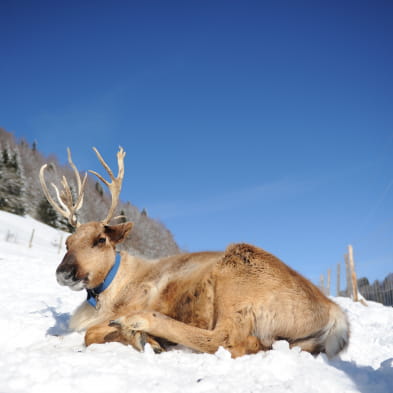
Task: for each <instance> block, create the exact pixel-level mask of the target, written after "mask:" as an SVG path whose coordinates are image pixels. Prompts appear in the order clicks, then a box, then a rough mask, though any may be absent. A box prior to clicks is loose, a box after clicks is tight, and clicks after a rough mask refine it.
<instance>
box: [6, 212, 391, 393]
mask: <svg viewBox="0 0 393 393" xmlns="http://www.w3.org/2000/svg"><path fill="white" fill-rule="evenodd" d="M33 228H34V229H35V235H34V241H33V245H32V247H31V248H29V247H28V243H29V240H30V236H31V231H32V229H33ZM10 233H12V234H13V235H14V236H11V237H10V236H8V241H5V238H6V237H7V235H8V234H10ZM61 236H62V232H61V231H58V230H56V229H53V228H51V227H49V226H46V225H44V224H42V223H39V222H37V221H35V220H34V219H32V218H29V217H26V218H23V217H20V216H15V215H12V214H9V213H6V212H1V211H0V267H1V288H2V295H1V297H0V309H1V310H2V312H1V314H0V319H1V320H0V333H1V334H0V351H1V357H0V369H1V373H0V392H4V393H46V392H48V393H49V392H51V393H52V392H61V393H73V392H75V393H85V392H86V393H87V392H92V391H93V392H95V393H101V392H102V393H104V392H105V393H107V392H109V391H115V392H116V393H126V392H127V393H132V392H137V393H154V392H157V393H158V392H159V393H162V392H165V393H169V392H179V393H180V392H182V393H184V392H223V393H224V392H225V393H227V392H236V393H243V392H244V393H246V392H247V393H249V392H264V393H280V392H284V391H285V392H297V393H343V392H346V393H354V392H362V393H366V392H370V393H371V392H372V393H391V392H393V329H392V326H393V308H391V307H384V306H382V305H381V304H378V303H373V302H369V307H364V306H362V305H361V304H359V303H353V302H352V301H351V300H350V299H347V298H333V300H335V301H336V302H338V303H339V304H340V305H341V306H342V307H343V308H344V309H345V310H346V312H347V313H348V316H349V319H350V323H351V330H352V337H351V341H350V345H349V348H348V350H347V351H346V352H345V353H343V354H341V355H340V356H339V357H338V358H336V359H334V360H328V359H327V358H326V357H325V356H323V355H319V356H317V357H315V358H314V357H312V356H311V355H310V354H308V353H305V352H300V351H299V350H298V349H297V348H294V349H292V350H290V349H289V348H288V344H287V343H286V342H285V341H280V342H277V343H276V344H275V346H274V349H273V350H271V351H268V352H265V353H263V352H262V353H258V354H256V355H249V356H244V357H242V358H238V359H235V360H233V359H231V358H230V355H229V353H228V352H226V351H225V350H223V349H219V350H218V351H217V353H216V354H214V355H209V354H198V353H194V352H192V351H190V350H188V349H185V348H182V347H175V348H174V349H172V350H170V351H168V352H166V353H163V354H160V355H156V354H154V353H153V351H152V350H151V349H150V348H149V347H148V348H147V349H146V350H145V352H144V353H139V352H136V351H135V350H134V349H132V348H131V347H126V346H123V345H121V344H118V343H110V344H105V345H92V346H91V347H89V348H85V347H84V346H83V334H81V333H70V332H69V331H68V330H67V321H68V319H69V317H70V313H71V312H72V311H73V309H74V308H75V307H77V305H78V304H79V303H80V302H81V301H83V300H84V299H85V293H84V292H72V291H70V290H69V289H68V288H65V287H60V286H59V285H58V284H57V283H56V279H55V269H56V267H57V265H58V263H59V262H60V260H61V258H62V253H63V251H64V250H60V254H59V253H58V243H57V242H58V239H59V238H61Z"/></svg>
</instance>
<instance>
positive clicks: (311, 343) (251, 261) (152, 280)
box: [57, 222, 349, 357]
mask: <svg viewBox="0 0 393 393" xmlns="http://www.w3.org/2000/svg"><path fill="white" fill-rule="evenodd" d="M131 227H132V224H131V223H126V224H121V225H114V226H106V225H103V224H102V223H98V222H93V223H88V224H83V225H81V226H80V227H79V228H78V229H77V231H76V232H75V233H74V234H73V235H71V236H70V237H69V238H68V239H67V249H68V251H67V254H66V255H65V257H64V259H63V261H62V263H61V264H60V265H59V267H58V269H57V273H58V281H59V283H60V284H62V285H68V286H70V287H71V288H72V289H75V290H80V289H83V288H90V289H91V288H94V287H95V286H97V285H98V284H99V283H100V282H102V281H103V280H104V278H105V276H106V274H107V273H108V271H109V270H110V268H111V267H112V265H113V263H114V259H115V250H114V248H115V245H116V244H117V243H119V242H121V241H122V240H123V239H124V238H125V237H126V236H127V234H128V232H129V230H130V229H131ZM100 239H101V240H100ZM102 239H105V240H104V241H103V240H102ZM121 256H122V257H121V265H120V269H119V271H118V273H117V275H116V277H115V279H114V281H113V282H112V283H111V285H110V286H109V288H107V289H106V290H105V291H104V292H102V293H101V294H100V295H99V298H98V305H97V308H96V309H94V308H93V307H92V306H90V305H89V304H88V303H86V302H84V303H83V304H82V305H81V306H80V307H79V308H78V309H77V310H76V312H75V314H74V315H73V317H72V319H71V322H70V326H71V327H72V328H74V329H77V330H83V329H87V331H86V335H85V343H86V345H90V344H93V343H104V342H108V341H119V342H122V343H125V344H131V345H133V346H134V347H135V348H137V349H138V350H141V349H142V348H143V345H144V344H145V342H149V343H150V344H151V345H152V346H153V348H154V350H156V351H157V352H159V351H161V350H162V348H161V345H160V343H161V339H164V340H167V341H169V342H173V343H179V344H182V345H185V346H187V347H190V348H192V349H194V350H196V351H201V352H209V353H213V352H215V351H216V350H217V349H218V348H219V347H220V346H223V347H224V348H226V349H228V350H229V351H230V352H231V353H232V356H234V357H236V356H241V355H244V354H250V353H256V352H258V351H260V350H266V349H269V348H271V346H272V344H273V342H274V341H275V340H278V339H286V340H288V342H289V343H290V345H291V346H299V347H301V348H302V349H303V350H306V351H309V352H311V353H319V352H326V353H327V354H328V355H329V356H334V355H335V354H337V353H338V352H339V351H340V350H342V349H343V348H344V347H345V346H346V345H347V343H348V339H349V326H348V322H347V319H346V316H345V314H344V313H343V311H342V310H341V309H340V308H339V307H338V306H337V305H336V304H335V303H334V302H332V301H331V300H329V299H328V298H327V297H326V296H324V295H323V294H322V293H321V292H320V291H319V290H318V288H316V287H315V286H314V285H313V284H312V283H311V282H309V281H308V280H306V279H305V278H304V277H302V276H301V275H300V274H298V273H297V272H295V271H294V270H292V269H291V268H289V267H288V266H287V265H285V264H284V263H283V262H281V261H280V260H279V259H277V258H276V257H275V256H273V255H272V254H269V253H268V252H266V251H264V250H262V249H259V248H257V247H254V246H251V245H248V244H234V245H231V246H229V247H228V248H227V250H226V251H225V252H201V253H189V254H181V255H176V256H172V257H168V258H164V259H161V260H155V261H148V260H144V259H142V258H137V257H135V256H131V255H129V254H126V253H122V254H121ZM70 275H72V277H71V278H70V277H69V276H70Z"/></svg>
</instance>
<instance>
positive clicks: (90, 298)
mask: <svg viewBox="0 0 393 393" xmlns="http://www.w3.org/2000/svg"><path fill="white" fill-rule="evenodd" d="M120 258H121V257H120V253H119V252H117V253H116V259H115V263H114V265H113V266H112V268H111V270H109V273H108V274H107V276H106V277H105V280H104V281H103V282H102V283H101V284H100V285H98V286H96V287H95V288H93V289H86V291H87V299H86V301H87V302H88V303H89V304H91V305H92V306H93V307H97V299H98V295H99V294H100V293H102V292H104V291H105V289H107V288H108V287H109V285H111V283H112V281H113V279H114V278H115V276H116V273H117V271H118V270H119V267H120Z"/></svg>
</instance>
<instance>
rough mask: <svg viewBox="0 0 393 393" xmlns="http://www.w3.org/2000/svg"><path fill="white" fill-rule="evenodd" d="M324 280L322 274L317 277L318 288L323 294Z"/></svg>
mask: <svg viewBox="0 0 393 393" xmlns="http://www.w3.org/2000/svg"><path fill="white" fill-rule="evenodd" d="M324 281H325V280H324V278H323V274H321V275H320V276H319V287H320V288H321V291H322V292H323V293H325V283H324Z"/></svg>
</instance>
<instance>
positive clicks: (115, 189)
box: [89, 146, 126, 224]
mask: <svg viewBox="0 0 393 393" xmlns="http://www.w3.org/2000/svg"><path fill="white" fill-rule="evenodd" d="M93 150H94V152H95V153H96V155H97V157H98V160H99V161H100V163H101V165H102V166H103V167H104V168H105V170H106V172H107V173H108V175H109V177H110V178H111V182H109V181H107V180H106V179H104V178H103V177H102V176H101V175H100V174H99V173H97V172H96V171H92V170H89V172H90V173H92V174H93V175H95V176H97V177H98V179H100V180H101V181H102V182H103V183H104V184H105V185H106V186H107V187H108V189H109V192H110V193H111V196H112V203H111V207H110V209H109V211H108V215H107V216H106V218H105V219H104V220H102V222H103V223H104V224H108V223H109V221H110V220H111V218H112V217H113V214H114V212H115V210H116V206H117V204H118V202H119V196H120V191H121V186H122V183H123V178H124V157H125V155H126V152H125V151H124V150H123V148H122V147H121V146H120V147H119V151H118V152H117V165H118V167H119V171H118V174H117V177H115V176H114V175H113V172H112V170H111V169H110V168H109V165H108V164H107V163H106V162H105V160H104V159H103V158H102V156H101V154H100V152H99V151H98V150H97V149H96V148H95V147H93Z"/></svg>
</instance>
